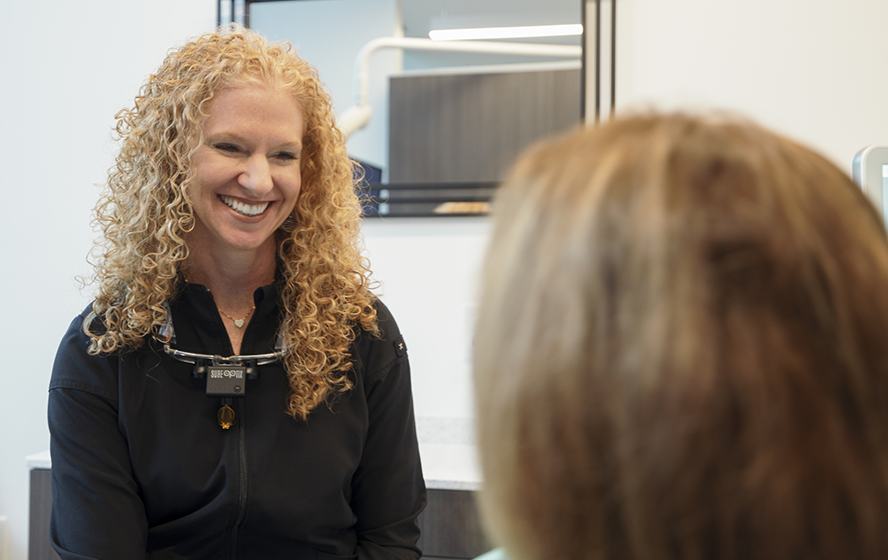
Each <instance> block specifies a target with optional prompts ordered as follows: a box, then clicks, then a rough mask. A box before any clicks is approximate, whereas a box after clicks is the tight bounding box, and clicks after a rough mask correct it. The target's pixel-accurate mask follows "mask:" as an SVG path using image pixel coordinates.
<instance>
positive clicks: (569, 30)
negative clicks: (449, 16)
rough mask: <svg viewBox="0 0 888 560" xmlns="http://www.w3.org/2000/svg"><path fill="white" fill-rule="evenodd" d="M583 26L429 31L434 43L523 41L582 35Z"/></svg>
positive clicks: (529, 26) (574, 24) (528, 26)
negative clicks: (536, 38) (494, 40)
mask: <svg viewBox="0 0 888 560" xmlns="http://www.w3.org/2000/svg"><path fill="white" fill-rule="evenodd" d="M582 34H583V25H582V24H579V23H572V24H565V25H527V26H523V27H478V28H474V29H438V30H435V31H429V38H430V39H432V40H433V41H466V40H478V39H521V38H527V37H564V36H569V35H582Z"/></svg>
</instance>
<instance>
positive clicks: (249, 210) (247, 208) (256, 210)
mask: <svg viewBox="0 0 888 560" xmlns="http://www.w3.org/2000/svg"><path fill="white" fill-rule="evenodd" d="M219 198H220V199H221V200H222V202H224V203H225V204H227V205H228V207H229V208H231V209H232V210H234V211H235V212H237V213H239V214H243V215H244V216H258V215H259V214H261V213H263V212H265V209H266V208H268V205H269V204H270V203H269V202H263V203H262V204H244V203H243V202H240V201H238V200H235V199H233V198H229V197H227V196H225V195H224V194H220V195H219Z"/></svg>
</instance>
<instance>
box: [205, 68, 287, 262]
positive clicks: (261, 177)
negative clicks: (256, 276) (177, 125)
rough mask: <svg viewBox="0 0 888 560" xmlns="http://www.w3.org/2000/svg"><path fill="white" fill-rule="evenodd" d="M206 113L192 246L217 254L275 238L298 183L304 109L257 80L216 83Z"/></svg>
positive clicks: (250, 248)
mask: <svg viewBox="0 0 888 560" xmlns="http://www.w3.org/2000/svg"><path fill="white" fill-rule="evenodd" d="M207 115H208V116H207V120H206V123H205V124H204V142H203V144H201V145H200V146H199V147H198V148H197V151H196V152H195V153H194V155H193V158H192V162H193V164H194V170H195V177H194V181H193V182H192V184H191V186H190V190H189V194H190V196H191V199H192V202H193V205H194V215H195V225H194V229H193V230H192V231H191V232H190V233H189V235H188V241H189V245H190V246H191V249H192V250H202V251H203V250H207V251H211V252H213V253H214V254H217V255H219V254H221V253H219V252H218V251H222V252H223V253H224V252H244V251H247V252H250V251H258V250H259V249H260V248H261V247H263V246H264V245H267V244H271V245H272V246H274V244H275V240H274V232H275V230H276V229H277V228H278V227H280V225H281V224H282V223H283V222H284V220H285V219H286V218H287V216H289V214H290V212H291V211H292V210H293V206H294V205H295V204H296V199H297V198H298V196H299V189H300V187H301V185H302V176H301V173H300V167H301V160H300V155H301V151H302V133H303V130H304V129H303V122H302V109H301V108H300V107H299V105H298V103H297V102H296V100H295V99H294V98H293V97H292V96H291V95H289V94H287V93H286V92H284V91H283V90H282V89H280V88H277V87H275V86H271V85H265V84H261V83H256V84H244V85H238V86H232V87H226V88H223V89H221V90H219V91H217V92H216V94H215V96H214V97H213V98H212V99H211V100H210V103H209V107H208V113H207ZM265 248H266V249H267V248H268V247H265Z"/></svg>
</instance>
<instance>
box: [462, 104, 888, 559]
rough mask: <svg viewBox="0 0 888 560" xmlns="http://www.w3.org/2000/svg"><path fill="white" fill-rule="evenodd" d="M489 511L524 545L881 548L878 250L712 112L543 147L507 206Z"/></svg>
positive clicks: (882, 270) (885, 250)
mask: <svg viewBox="0 0 888 560" xmlns="http://www.w3.org/2000/svg"><path fill="white" fill-rule="evenodd" d="M494 216H495V222H494V229H493V234H492V240H491V244H490V247H489V250H488V254H487V261H486V264H485V268H484V271H483V288H482V293H481V306H480V309H479V319H478V323H477V335H476V339H475V358H474V368H475V376H476V391H477V415H478V425H479V447H480V453H481V461H482V467H483V472H484V479H485V488H484V493H483V499H482V503H483V509H484V511H485V513H486V515H487V519H488V521H489V523H490V526H491V528H492V530H493V533H494V534H495V535H496V536H497V537H498V538H499V539H501V540H502V542H503V543H504V544H505V546H506V548H507V551H508V552H509V554H510V555H511V556H513V557H514V558H513V560H544V559H546V560H548V559H565V560H566V559H570V560H581V559H588V560H592V559H596V560H597V559H602V560H603V559H608V560H623V559H633V560H667V559H683V560H684V559H687V560H691V559H695V560H697V559H698V560H704V559H705V560H717V559H737V560H741V559H742V560H750V559H763V560H764V559H768V560H777V559H781V560H785V559H790V558H794V559H812V558H822V559H837V558H858V559H864V558H865V559H875V558H886V557H888V530H886V527H888V245H886V235H885V230H884V227H883V225H882V222H881V220H880V217H879V216H878V214H877V212H876V211H875V210H874V208H873V207H872V206H871V205H870V204H869V202H868V201H867V200H866V199H865V197H864V195H863V194H862V193H861V192H860V190H859V189H858V188H857V187H856V186H855V185H854V184H853V183H852V182H851V180H850V179H849V178H848V177H847V176H846V175H845V174H843V173H842V172H840V171H839V170H838V169H837V168H836V167H835V166H834V165H832V164H831V163H829V162H827V161H826V160H825V159H824V158H823V157H821V156H819V155H817V154H815V153H813V152H812V151H810V150H809V149H806V148H804V147H802V146H800V145H798V144H796V143H794V142H792V141H789V140H787V139H785V138H782V137H779V136H777V135H775V134H772V133H770V132H768V131H766V130H764V129H762V128H760V127H758V126H756V125H753V124H750V123H746V122H740V121H737V120H732V119H729V118H722V117H707V118H696V117H690V116H683V115H670V116H637V117H632V118H626V119H619V120H617V121H615V122H612V123H610V124H606V125H604V126H601V127H600V128H594V129H587V130H582V131H577V132H574V133H572V134H570V135H568V136H566V137H564V138H561V139H558V140H554V141H551V142H548V143H544V144H542V145H539V146H536V147H534V148H532V149H531V150H530V152H529V153H527V154H526V155H525V156H524V157H523V158H522V159H520V161H519V163H518V164H517V165H516V167H515V168H514V170H513V173H512V175H511V178H510V179H509V180H508V181H507V182H506V184H505V185H504V186H503V187H502V189H501V191H500V193H499V195H498V196H497V198H496V202H495V206H494Z"/></svg>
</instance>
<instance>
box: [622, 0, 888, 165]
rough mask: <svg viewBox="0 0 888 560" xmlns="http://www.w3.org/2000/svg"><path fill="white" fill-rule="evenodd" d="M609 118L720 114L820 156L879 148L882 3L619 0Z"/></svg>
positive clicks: (882, 128) (883, 117)
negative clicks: (682, 111) (664, 112)
mask: <svg viewBox="0 0 888 560" xmlns="http://www.w3.org/2000/svg"><path fill="white" fill-rule="evenodd" d="M617 21H618V24H617V110H618V113H619V112H621V111H625V110H627V109H636V108H645V107H652V106H653V107H659V108H669V109H674V108H690V109H701V108H721V109H730V110H733V111H736V112H739V113H740V114H743V115H746V116H748V117H752V118H754V119H755V120H757V121H759V122H760V123H762V124H764V125H766V126H768V127H771V128H773V129H776V130H778V131H780V132H782V133H784V134H786V135H789V136H791V137H793V138H795V139H797V140H800V141H802V142H804V143H806V144H807V145H809V146H811V147H813V148H815V149H817V150H819V151H821V152H823V153H824V154H825V155H826V156H827V157H829V158H830V159H831V160H832V161H833V162H834V163H835V164H836V165H838V166H840V168H841V169H843V170H846V171H850V167H851V160H852V158H853V156H854V153H855V152H856V151H857V150H859V149H861V148H863V147H864V146H866V145H868V144H874V143H882V144H886V143H888V95H886V94H888V65H886V63H885V56H886V53H888V33H886V27H885V24H886V22H888V2H885V1H884V0H842V1H841V2H836V1H833V0H744V1H742V2H737V1H728V0H673V1H671V2H663V1H662V0H619V1H618V2H617Z"/></svg>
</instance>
